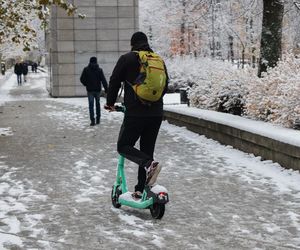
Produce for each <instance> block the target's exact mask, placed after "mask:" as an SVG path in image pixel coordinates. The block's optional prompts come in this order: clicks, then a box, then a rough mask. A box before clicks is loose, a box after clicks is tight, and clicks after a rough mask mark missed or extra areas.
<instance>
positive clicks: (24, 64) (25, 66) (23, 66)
mask: <svg viewBox="0 0 300 250" xmlns="http://www.w3.org/2000/svg"><path fill="white" fill-rule="evenodd" d="M22 74H23V75H25V76H26V75H27V74H28V65H27V63H23V64H22Z"/></svg>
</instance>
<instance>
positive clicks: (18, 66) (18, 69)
mask: <svg viewBox="0 0 300 250" xmlns="http://www.w3.org/2000/svg"><path fill="white" fill-rule="evenodd" d="M14 72H15V74H17V75H22V73H23V67H22V64H21V63H16V64H15V68H14Z"/></svg>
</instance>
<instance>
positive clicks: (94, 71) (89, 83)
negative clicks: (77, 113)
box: [80, 57, 107, 126]
mask: <svg viewBox="0 0 300 250" xmlns="http://www.w3.org/2000/svg"><path fill="white" fill-rule="evenodd" d="M80 82H81V83H82V84H83V85H84V86H85V87H86V90H87V96H88V103H89V114H90V120H91V123H90V125H91V126H94V125H95V124H99V123H100V118H101V108H100V94H101V89H102V86H103V87H104V90H105V93H107V81H106V79H105V76H104V73H103V70H102V68H100V67H99V65H98V62H97V58H96V57H91V58H90V62H89V65H88V66H87V67H85V68H84V69H83V71H82V74H81V76H80ZM94 103H95V105H96V122H95V112H94Z"/></svg>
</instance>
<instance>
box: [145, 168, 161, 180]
mask: <svg viewBox="0 0 300 250" xmlns="http://www.w3.org/2000/svg"><path fill="white" fill-rule="evenodd" d="M160 170H161V165H160V164H159V163H158V164H157V165H156V167H155V168H154V170H153V173H152V174H151V176H149V177H148V178H147V180H146V185H148V186H152V185H153V184H154V183H155V182H156V179H157V176H158V175H159V173H160ZM148 179H149V180H148Z"/></svg>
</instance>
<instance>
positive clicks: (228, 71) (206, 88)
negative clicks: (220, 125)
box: [167, 57, 253, 114]
mask: <svg viewBox="0 0 300 250" xmlns="http://www.w3.org/2000/svg"><path fill="white" fill-rule="evenodd" d="M167 65H168V71H169V75H170V85H171V88H173V87H174V86H175V88H178V86H180V87H189V91H188V96H189V99H190V104H191V106H194V107H198V108H202V109H211V110H217V111H222V112H229V113H233V114H241V112H242V109H243V106H244V103H245V95H246V94H247V85H246V84H245V82H246V81H247V79H248V78H249V74H253V72H251V70H250V71H249V70H237V68H236V66H233V65H232V64H231V63H229V62H223V61H218V60H211V59H209V58H193V57H192V58H191V57H175V58H172V59H169V60H168V61H167ZM252 71H253V70H252Z"/></svg>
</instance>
